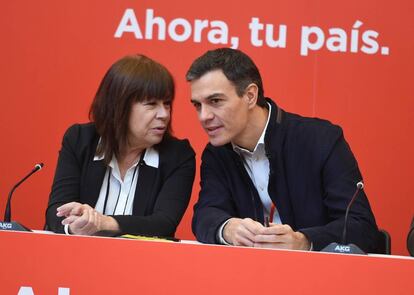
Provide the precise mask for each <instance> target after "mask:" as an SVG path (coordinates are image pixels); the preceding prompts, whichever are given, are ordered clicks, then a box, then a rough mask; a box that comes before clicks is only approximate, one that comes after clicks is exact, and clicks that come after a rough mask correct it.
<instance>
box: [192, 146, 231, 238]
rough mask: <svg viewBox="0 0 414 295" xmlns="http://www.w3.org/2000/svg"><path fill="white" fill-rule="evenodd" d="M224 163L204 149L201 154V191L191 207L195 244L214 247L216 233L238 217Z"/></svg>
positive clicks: (207, 149)
mask: <svg viewBox="0 0 414 295" xmlns="http://www.w3.org/2000/svg"><path fill="white" fill-rule="evenodd" d="M224 169H226V167H225V164H224V163H223V162H222V161H220V160H219V159H217V158H216V155H214V153H213V152H211V151H210V150H209V148H208V147H207V148H206V149H205V150H204V152H203V155H202V164H201V182H200V185H201V190H200V195H199V199H198V202H197V204H196V205H195V206H194V216H193V221H192V230H193V233H194V234H195V236H196V238H197V240H198V241H200V242H202V243H210V244H215V243H218V242H219V241H217V231H218V229H219V228H220V226H221V224H223V222H225V221H226V220H227V219H229V218H231V217H234V216H237V212H236V208H235V204H234V201H233V200H232V198H231V192H230V191H229V189H228V188H227V185H226V184H225V183H223V181H225V180H226V175H225V173H224Z"/></svg>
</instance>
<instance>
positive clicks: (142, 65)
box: [46, 55, 195, 236]
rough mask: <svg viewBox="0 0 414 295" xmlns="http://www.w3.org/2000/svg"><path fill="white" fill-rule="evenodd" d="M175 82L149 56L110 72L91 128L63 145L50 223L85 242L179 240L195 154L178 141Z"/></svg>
mask: <svg viewBox="0 0 414 295" xmlns="http://www.w3.org/2000/svg"><path fill="white" fill-rule="evenodd" d="M173 99H174V81H173V78H172V76H171V74H170V73H169V72H168V70H167V69H166V68H165V67H164V66H162V65H161V64H159V63H157V62H155V61H154V60H151V59H150V58H148V57H146V56H144V55H134V56H127V57H124V58H122V59H121V60H119V61H117V62H116V63H115V64H113V65H112V66H111V68H110V69H109V70H108V72H107V73H106V75H105V77H104V78H103V80H102V82H101V85H100V86H99V88H98V91H97V93H96V96H95V99H94V100H93V102H92V105H91V108H90V112H89V117H90V119H91V121H92V122H91V123H88V124H76V125H73V126H72V127H70V128H69V129H68V130H67V131H66V133H65V135H64V137H63V142H62V148H61V150H60V153H59V159H58V164H57V168H56V173H55V178H54V181H53V186H52V192H51V194H50V200H49V204H48V208H47V211H46V222H47V226H48V228H49V229H51V230H53V231H54V232H60V233H63V232H65V233H66V234H79V235H120V234H125V233H131V234H140V235H157V236H174V233H175V230H176V228H177V226H178V224H179V222H180V220H181V218H182V216H183V214H184V212H185V210H186V208H187V205H188V202H189V199H190V195H191V189H192V185H193V181H194V173H195V154H194V151H193V149H192V148H191V146H190V144H189V142H188V141H187V140H178V139H176V138H174V137H172V136H171V122H170V116H171V107H172V102H173Z"/></svg>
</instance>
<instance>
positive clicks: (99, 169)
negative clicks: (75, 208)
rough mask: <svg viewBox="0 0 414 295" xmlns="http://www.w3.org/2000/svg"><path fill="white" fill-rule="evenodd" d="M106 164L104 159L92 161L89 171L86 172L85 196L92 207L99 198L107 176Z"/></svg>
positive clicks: (86, 201)
mask: <svg viewBox="0 0 414 295" xmlns="http://www.w3.org/2000/svg"><path fill="white" fill-rule="evenodd" d="M105 172H106V166H105V165H104V162H103V160H100V161H93V160H92V161H91V163H90V165H89V168H88V171H87V172H86V177H85V181H84V184H83V198H82V199H84V200H85V203H87V204H88V205H89V206H91V207H92V208H95V205H96V202H97V201H98V198H99V193H100V191H101V186H102V183H103V178H104V177H105Z"/></svg>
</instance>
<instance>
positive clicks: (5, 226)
mask: <svg viewBox="0 0 414 295" xmlns="http://www.w3.org/2000/svg"><path fill="white" fill-rule="evenodd" d="M11 228H12V225H11V223H8V222H0V229H11Z"/></svg>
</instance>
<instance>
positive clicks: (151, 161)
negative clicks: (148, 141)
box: [93, 140, 160, 168]
mask: <svg viewBox="0 0 414 295" xmlns="http://www.w3.org/2000/svg"><path fill="white" fill-rule="evenodd" d="M99 141H100V140H99ZM104 157H105V155H102V156H97V155H95V156H94V157H93V160H94V161H101V160H103V158H104ZM115 162H116V158H115V156H113V157H112V160H111V162H109V166H110V167H112V168H114V167H115ZM144 162H145V164H146V165H147V166H151V167H154V168H158V165H159V162H160V155H159V153H158V151H157V150H156V149H154V148H153V147H149V148H147V149H146V151H145V155H144ZM136 164H138V162H137V163H135V164H134V165H133V166H135V165H136Z"/></svg>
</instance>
